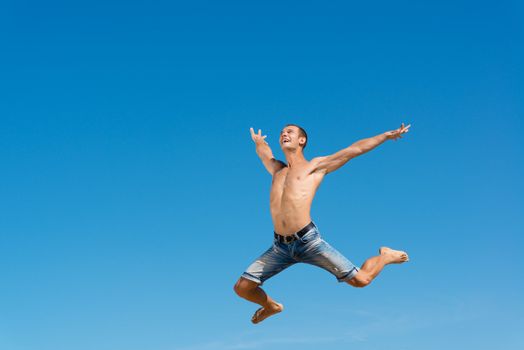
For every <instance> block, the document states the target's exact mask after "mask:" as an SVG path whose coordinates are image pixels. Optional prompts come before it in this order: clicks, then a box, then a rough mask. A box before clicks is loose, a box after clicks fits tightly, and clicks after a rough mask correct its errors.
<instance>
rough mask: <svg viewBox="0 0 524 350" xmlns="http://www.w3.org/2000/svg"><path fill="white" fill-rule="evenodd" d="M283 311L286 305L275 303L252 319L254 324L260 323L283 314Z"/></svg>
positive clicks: (262, 308)
mask: <svg viewBox="0 0 524 350" xmlns="http://www.w3.org/2000/svg"><path fill="white" fill-rule="evenodd" d="M282 310H284V305H282V304H279V303H275V304H273V305H271V306H268V307H267V308H265V307H261V308H260V309H258V310H257V311H256V312H255V314H254V315H253V317H251V322H253V323H254V324H257V323H260V322H262V321H264V320H265V319H266V318H268V317H269V316H272V315H274V314H278V313H279V312H282Z"/></svg>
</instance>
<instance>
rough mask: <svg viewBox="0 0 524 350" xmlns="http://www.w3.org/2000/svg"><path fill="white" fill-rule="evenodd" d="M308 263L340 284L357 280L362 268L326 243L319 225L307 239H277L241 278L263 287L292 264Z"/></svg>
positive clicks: (313, 228) (310, 231)
mask: <svg viewBox="0 0 524 350" xmlns="http://www.w3.org/2000/svg"><path fill="white" fill-rule="evenodd" d="M296 263H306V264H311V265H315V266H318V267H321V268H323V269H324V270H326V271H328V272H330V273H331V274H333V275H334V276H335V277H336V278H337V280H338V281H339V282H346V281H349V280H350V279H352V278H353V277H355V275H356V274H357V273H358V271H359V269H358V267H356V266H355V265H353V263H351V261H349V260H348V259H346V257H344V256H343V255H342V254H341V253H339V252H338V251H337V250H336V249H335V248H333V247H332V246H331V245H329V243H327V242H326V241H324V240H323V239H322V237H321V236H320V232H319V231H318V228H317V227H316V226H313V227H312V228H311V229H310V230H309V231H308V232H307V233H306V234H305V235H304V236H302V237H301V238H298V239H296V240H294V241H293V242H291V243H283V242H279V241H278V240H277V239H276V238H275V239H274V240H273V244H272V245H271V247H270V248H269V249H268V250H267V251H266V252H265V253H264V254H262V255H261V256H260V257H258V258H257V259H256V260H255V261H254V262H253V263H252V264H251V265H250V266H249V267H248V268H247V270H246V272H244V273H243V274H242V277H243V278H245V279H248V280H250V281H253V282H256V283H258V284H260V285H262V284H263V283H264V281H266V280H267V279H269V278H271V277H273V276H275V275H276V274H277V273H279V272H281V271H283V270H284V269H286V268H288V267H289V266H291V265H294V264H296Z"/></svg>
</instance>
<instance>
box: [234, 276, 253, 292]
mask: <svg viewBox="0 0 524 350" xmlns="http://www.w3.org/2000/svg"><path fill="white" fill-rule="evenodd" d="M257 287H258V283H256V282H253V281H250V280H248V279H246V278H242V277H240V278H239V279H238V281H237V283H235V286H234V287H233V289H234V291H235V293H237V294H238V295H239V296H241V297H243V296H245V295H246V294H247V293H250V292H251V291H252V290H254V289H256V288H257Z"/></svg>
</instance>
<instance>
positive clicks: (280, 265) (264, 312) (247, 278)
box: [234, 244, 295, 323]
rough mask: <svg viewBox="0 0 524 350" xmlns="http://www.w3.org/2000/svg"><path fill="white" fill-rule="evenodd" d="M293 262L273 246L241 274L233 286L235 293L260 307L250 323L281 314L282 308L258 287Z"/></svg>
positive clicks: (293, 261) (285, 253) (284, 251)
mask: <svg viewBox="0 0 524 350" xmlns="http://www.w3.org/2000/svg"><path fill="white" fill-rule="evenodd" d="M294 263H295V260H294V259H292V258H291V256H290V255H289V254H287V251H286V250H283V249H280V248H279V247H278V246H277V245H276V244H273V245H272V246H271V247H270V248H269V249H268V250H267V251H266V252H265V253H264V254H262V255H261V256H260V257H259V258H258V259H256V260H255V261H254V262H253V263H252V264H251V265H250V266H249V267H248V268H247V270H246V271H245V272H244V273H243V274H242V277H240V278H239V279H238V281H237V283H236V284H235V286H234V290H235V292H236V293H237V294H238V295H239V296H240V297H242V298H244V299H246V300H249V301H251V302H253V303H256V304H258V305H260V306H262V307H261V308H260V309H258V310H257V311H256V312H255V315H253V318H252V319H251V321H252V322H253V323H259V322H261V321H263V320H264V319H266V318H267V317H269V316H271V315H274V314H276V313H278V312H281V311H282V310H283V309H284V307H283V306H282V304H279V303H277V302H276V301H274V300H273V299H272V298H270V297H269V296H268V295H267V294H266V293H265V292H264V290H263V289H262V288H260V286H261V285H262V284H263V283H264V281H266V280H267V279H269V278H271V277H273V276H274V275H276V274H277V273H279V272H281V271H283V270H284V269H286V268H287V267H289V266H291V265H293V264H294Z"/></svg>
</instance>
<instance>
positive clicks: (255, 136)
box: [249, 128, 267, 145]
mask: <svg viewBox="0 0 524 350" xmlns="http://www.w3.org/2000/svg"><path fill="white" fill-rule="evenodd" d="M249 131H251V138H252V139H253V141H254V142H255V144H256V145H260V144H266V145H267V142H266V137H267V135H264V136H262V130H260V129H258V134H255V131H254V130H253V128H249Z"/></svg>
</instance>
